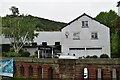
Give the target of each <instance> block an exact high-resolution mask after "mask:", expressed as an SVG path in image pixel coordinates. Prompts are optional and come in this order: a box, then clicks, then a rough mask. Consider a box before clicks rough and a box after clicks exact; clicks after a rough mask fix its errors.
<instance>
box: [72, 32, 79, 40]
mask: <svg viewBox="0 0 120 80" xmlns="http://www.w3.org/2000/svg"><path fill="white" fill-rule="evenodd" d="M73 40H80V32H73Z"/></svg>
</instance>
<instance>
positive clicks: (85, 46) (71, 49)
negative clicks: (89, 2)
mask: <svg viewBox="0 0 120 80" xmlns="http://www.w3.org/2000/svg"><path fill="white" fill-rule="evenodd" d="M61 34H62V35H61V45H62V52H63V53H64V54H67V53H69V54H71V55H75V56H76V57H78V56H79V57H82V56H84V57H86V56H88V55H89V56H93V55H97V56H100V55H101V54H107V55H109V56H110V30H109V28H108V27H106V26H105V25H103V24H101V23H100V22H98V21H96V20H95V19H94V18H92V17H90V16H88V15H87V14H85V13H84V14H83V15H81V16H79V17H78V18H76V19H75V20H73V21H71V22H70V23H68V25H67V26H66V27H64V28H63V29H62V30H61ZM66 35H67V36H66Z"/></svg>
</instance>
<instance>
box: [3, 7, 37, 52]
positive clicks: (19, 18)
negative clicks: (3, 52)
mask: <svg viewBox="0 0 120 80" xmlns="http://www.w3.org/2000/svg"><path fill="white" fill-rule="evenodd" d="M12 8H13V7H12ZM15 9H17V11H14V10H13V14H12V15H7V16H6V17H3V18H2V26H3V27H2V33H3V34H4V35H5V36H7V37H8V38H9V40H10V42H11V44H12V45H13V48H14V50H15V52H16V53H18V52H19V51H20V49H21V48H22V47H23V45H24V44H25V43H28V42H30V41H32V40H33V39H34V37H35V36H36V34H35V33H34V31H35V29H36V26H37V24H38V23H39V20H38V19H37V18H32V17H31V16H27V15H18V12H19V11H18V8H15Z"/></svg>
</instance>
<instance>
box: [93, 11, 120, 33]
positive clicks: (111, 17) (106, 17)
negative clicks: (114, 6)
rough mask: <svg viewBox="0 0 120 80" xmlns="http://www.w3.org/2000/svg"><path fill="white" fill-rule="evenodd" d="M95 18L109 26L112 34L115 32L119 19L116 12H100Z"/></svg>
mask: <svg viewBox="0 0 120 80" xmlns="http://www.w3.org/2000/svg"><path fill="white" fill-rule="evenodd" d="M95 18H96V20H98V21H100V22H101V23H103V24H105V25H107V26H108V27H109V28H110V30H111V33H113V32H115V25H116V24H115V22H116V20H117V18H118V15H117V13H116V12H115V11H113V10H110V11H109V12H100V14H98V15H97V16H96V17H95Z"/></svg>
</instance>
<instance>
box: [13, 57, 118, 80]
mask: <svg viewBox="0 0 120 80" xmlns="http://www.w3.org/2000/svg"><path fill="white" fill-rule="evenodd" d="M21 66H23V67H24V71H23V73H24V74H21V70H22V69H21ZM30 66H32V69H33V70H32V73H33V74H32V76H29V73H30V69H29V67H30ZM39 67H41V68H42V69H41V70H42V71H40V72H39V73H38V71H39ZM84 68H87V69H88V79H89V80H96V79H97V78H98V76H99V77H100V80H120V59H118V58H108V59H100V58H97V59H91V58H90V59H78V60H69V59H66V60H65V59H36V58H14V71H15V72H14V77H17V78H21V77H23V78H29V77H31V78H41V79H47V78H52V79H53V78H57V79H58V78H64V79H68V80H69V79H75V80H83V78H84V76H83V75H84V74H83V71H84ZM98 69H99V71H98ZM98 72H99V73H98ZM98 74H99V75H98ZM21 75H24V76H21ZM112 78H113V79H112Z"/></svg>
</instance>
